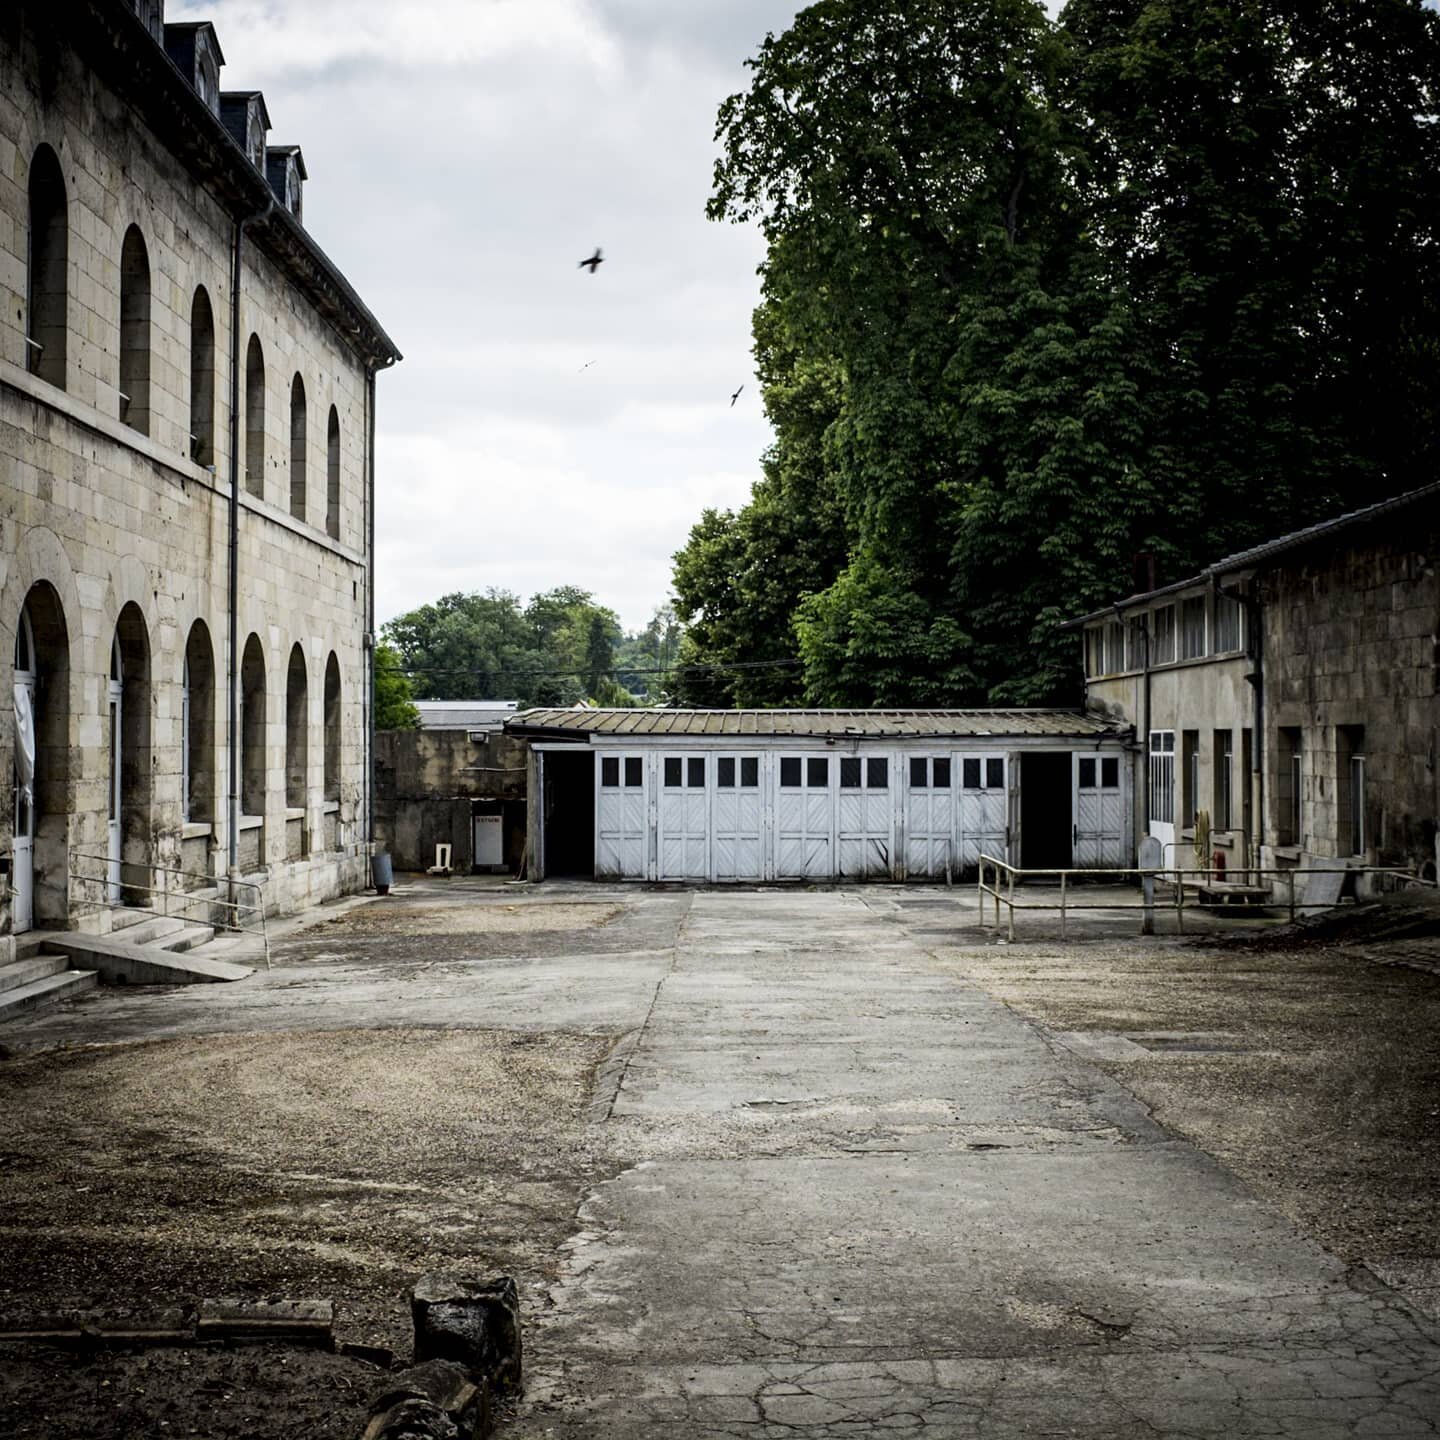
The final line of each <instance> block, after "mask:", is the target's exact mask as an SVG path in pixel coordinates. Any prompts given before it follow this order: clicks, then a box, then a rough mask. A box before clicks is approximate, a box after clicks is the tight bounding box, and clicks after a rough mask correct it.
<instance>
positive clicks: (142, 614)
mask: <svg viewBox="0 0 1440 1440" xmlns="http://www.w3.org/2000/svg"><path fill="white" fill-rule="evenodd" d="M223 63H224V57H223V55H222V53H221V49H220V44H219V39H218V37H217V36H216V33H215V31H214V29H213V27H211V26H210V25H208V24H203V23H189V24H184V25H167V24H166V23H165V22H164V15H163V4H162V3H161V0H43V3H42V0H12V3H11V4H10V5H9V6H8V7H7V9H6V14H5V19H4V21H3V23H0V656H3V660H0V671H3V673H4V674H5V678H6V679H7V681H8V682H9V684H8V686H7V689H8V692H9V693H10V694H11V695H13V707H12V706H11V705H9V704H7V705H6V707H5V708H6V711H8V712H11V713H10V714H9V715H7V717H6V720H5V722H4V723H0V768H3V770H4V771H5V772H6V773H7V774H10V775H12V776H13V781H14V783H13V788H12V792H11V796H10V797H9V803H7V805H6V806H4V807H3V810H4V813H3V817H0V879H3V881H4V885H3V889H0V895H3V909H0V934H3V935H4V936H5V937H6V939H5V942H4V943H5V944H6V945H8V946H9V947H10V948H12V949H13V945H14V941H13V939H12V938H10V937H13V936H14V935H15V934H16V933H19V932H23V931H25V930H28V929H31V928H66V927H75V926H79V927H85V928H92V929H102V930H103V929H104V928H105V927H106V924H107V920H106V914H107V910H108V908H109V907H110V906H112V905H114V904H115V903H117V902H122V901H125V900H129V899H132V898H133V899H136V900H138V899H141V898H143V897H144V896H145V895H146V894H147V893H148V892H149V890H150V889H151V888H153V887H155V886H168V887H171V888H184V889H191V888H204V887H206V886H207V885H208V884H209V883H211V882H213V881H215V880H223V879H224V878H225V877H227V876H245V877H249V878H252V879H255V880H257V881H259V882H260V883H261V884H262V886H263V890H264V895H265V899H266V903H267V904H268V905H269V906H271V907H273V908H279V909H288V908H292V907H295V906H298V905H301V904H304V903H308V902H311V901H314V900H317V899H319V898H322V897H324V896H327V895H331V894H335V893H337V892H340V891H344V890H347V889H353V888H355V887H357V886H360V885H363V884H364V883H365V882H366V877H367V869H368V854H369V843H370V822H369V801H370V794H369V792H370V782H369V772H370V745H369V739H368V735H367V717H368V715H369V693H368V692H369V674H370V658H369V633H370V630H371V629H372V623H371V619H370V615H371V591H372V563H371V557H372V553H373V547H372V534H373V503H372V502H373V480H374V476H373V435H374V423H375V388H376V387H375V377H376V372H377V371H378V370H380V369H382V368H384V367H386V366H388V365H390V364H392V363H393V362H394V361H395V360H397V359H398V358H399V352H398V351H397V350H396V348H395V345H394V344H393V342H392V341H391V340H390V339H389V338H388V336H387V335H386V334H385V332H384V330H383V329H382V328H381V327H380V325H379V323H378V322H377V321H376V320H375V318H374V316H373V315H371V313H370V311H369V310H368V309H367V308H366V306H365V305H364V303H363V302H362V301H361V299H360V298H359V296H358V295H357V294H356V293H355V291H354V290H353V288H352V287H351V286H350V285H349V283H348V282H347V281H346V280H345V278H344V276H343V275H342V274H341V273H340V271H339V270H338V269H337V268H336V267H335V265H334V264H333V263H332V262H331V261H330V260H329V259H328V258H327V257H326V255H325V254H324V252H323V251H322V250H321V249H320V247H319V246H318V245H317V244H316V243H315V241H314V240H313V239H312V238H311V236H310V235H309V233H308V232H307V231H306V230H305V228H304V226H303V225H302V223H301V218H300V217H301V186H302V183H303V181H304V178H305V167H304V162H303V160H302V158H301V156H300V152H299V150H298V148H296V147H295V146H293V145H278V146H277V145H271V144H269V143H268V138H267V131H268V129H269V124H270V117H269V115H268V113H267V111H266V107H265V104H264V101H263V98H262V97H261V96H260V95H259V94H258V93H257V92H254V91H248V90H242V91H226V90H224V89H222V85H221V68H222V66H223ZM0 958H3V952H0Z"/></svg>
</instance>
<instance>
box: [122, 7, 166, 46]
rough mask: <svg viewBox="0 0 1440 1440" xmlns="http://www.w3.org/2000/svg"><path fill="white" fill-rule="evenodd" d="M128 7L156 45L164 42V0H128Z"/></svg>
mask: <svg viewBox="0 0 1440 1440" xmlns="http://www.w3.org/2000/svg"><path fill="white" fill-rule="evenodd" d="M130 8H131V10H133V11H134V12H135V14H136V16H138V17H139V20H140V23H141V24H142V25H143V26H144V27H145V28H146V29H147V30H148V31H149V32H150V35H151V38H152V39H153V40H154V41H155V43H156V44H157V45H163V44H164V43H165V0H130Z"/></svg>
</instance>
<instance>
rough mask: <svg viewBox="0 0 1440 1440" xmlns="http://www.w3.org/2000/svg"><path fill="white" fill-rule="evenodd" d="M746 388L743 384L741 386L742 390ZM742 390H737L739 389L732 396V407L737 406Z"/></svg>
mask: <svg viewBox="0 0 1440 1440" xmlns="http://www.w3.org/2000/svg"><path fill="white" fill-rule="evenodd" d="M744 388H745V387H744V386H743V385H742V386H741V387H740V390H743V389H744ZM740 390H737V391H736V392H735V393H734V394H733V395H732V396H731V397H730V408H731V409H732V410H733V409H734V408H735V402H736V401H737V400H738V399H739V398H740Z"/></svg>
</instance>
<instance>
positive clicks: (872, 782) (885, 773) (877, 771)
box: [865, 755, 890, 790]
mask: <svg viewBox="0 0 1440 1440" xmlns="http://www.w3.org/2000/svg"><path fill="white" fill-rule="evenodd" d="M865 768H866V780H867V781H868V783H869V786H870V788H871V789H872V790H888V789H889V788H890V762H889V761H888V760H887V759H886V758H885V757H884V756H883V755H878V756H872V757H871V758H870V760H869V761H867V762H866V767H865Z"/></svg>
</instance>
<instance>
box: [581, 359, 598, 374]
mask: <svg viewBox="0 0 1440 1440" xmlns="http://www.w3.org/2000/svg"><path fill="white" fill-rule="evenodd" d="M594 363H595V362H594V361H593V360H587V361H586V362H585V363H584V364H583V365H582V366H581V367H580V369H579V371H578V373H579V374H581V375H583V374H584V373H585V372H586V371H587V370H588V369H589V368H590V367H591V366H592V365H593V364H594Z"/></svg>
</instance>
